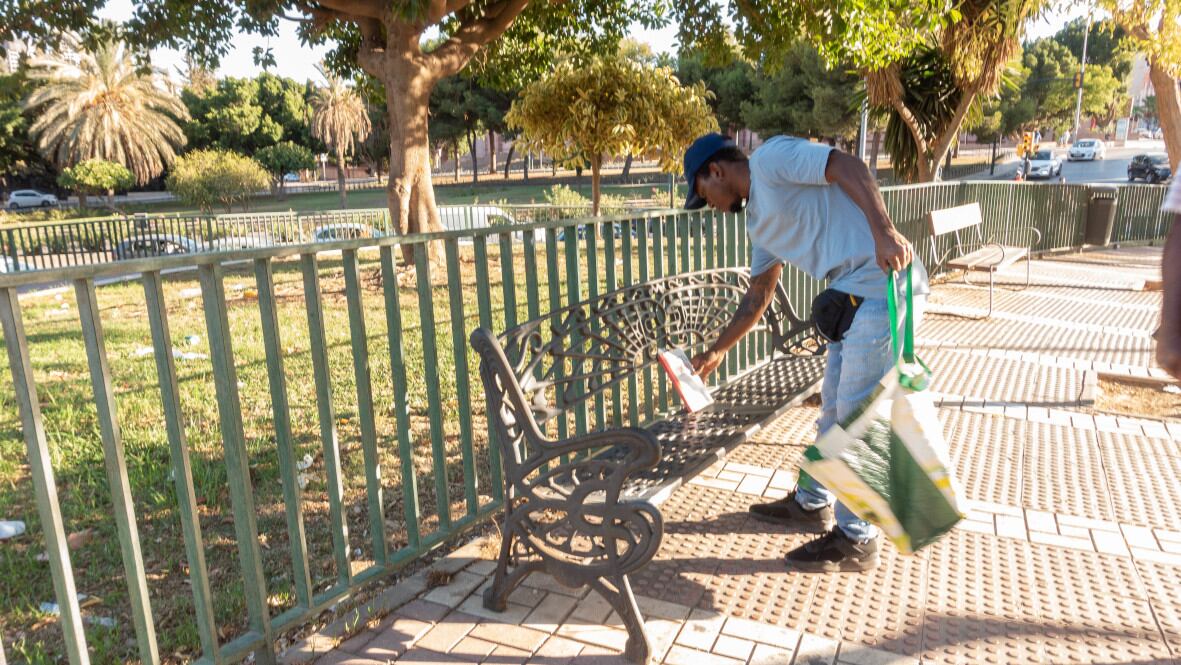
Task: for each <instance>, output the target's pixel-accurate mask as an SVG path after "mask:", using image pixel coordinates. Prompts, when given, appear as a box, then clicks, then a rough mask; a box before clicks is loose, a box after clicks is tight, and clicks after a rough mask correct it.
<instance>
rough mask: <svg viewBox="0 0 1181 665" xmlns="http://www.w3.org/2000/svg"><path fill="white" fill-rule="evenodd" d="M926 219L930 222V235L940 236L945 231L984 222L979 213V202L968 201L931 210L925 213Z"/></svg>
mask: <svg viewBox="0 0 1181 665" xmlns="http://www.w3.org/2000/svg"><path fill="white" fill-rule="evenodd" d="M927 221H928V222H929V224H930V229H931V235H933V236H941V235H943V234H945V233H955V232H957V231H960V230H963V229H966V228H969V227H972V226H979V225H980V224H982V223H983V222H984V218H983V217H982V216H981V214H980V204H979V203H969V204H967V205H962V206H956V207H954V208H944V209H942V210H932V211H931V213H930V214H929V215H927Z"/></svg>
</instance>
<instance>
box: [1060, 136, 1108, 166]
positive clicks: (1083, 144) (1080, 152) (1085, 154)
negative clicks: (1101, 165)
mask: <svg viewBox="0 0 1181 665" xmlns="http://www.w3.org/2000/svg"><path fill="white" fill-rule="evenodd" d="M1066 159H1068V160H1070V161H1072V162H1073V161H1074V160H1076V159H1085V160H1088V161H1094V160H1096V159H1107V144H1105V143H1103V141H1100V140H1099V139H1079V140H1077V141H1075V142H1074V145H1072V146H1070V152H1068V153H1066Z"/></svg>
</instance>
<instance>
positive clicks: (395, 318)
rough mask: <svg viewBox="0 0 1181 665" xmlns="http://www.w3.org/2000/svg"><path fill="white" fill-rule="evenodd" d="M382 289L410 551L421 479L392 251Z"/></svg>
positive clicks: (384, 261) (384, 252)
mask: <svg viewBox="0 0 1181 665" xmlns="http://www.w3.org/2000/svg"><path fill="white" fill-rule="evenodd" d="M381 288H382V293H383V294H384V295H385V316H386V337H387V340H388V347H389V354H390V377H391V382H392V383H393V389H394V416H395V417H396V418H397V420H396V421H395V427H396V429H397V435H398V463H399V465H400V467H401V473H402V516H403V519H404V520H405V522H406V539H407V541H408V543H409V546H410V547H411V548H417V547H418V546H419V543H420V538H419V528H418V478H417V476H416V475H415V471H414V451H413V450H412V448H411V444H410V395H409V392H408V387H407V384H406V360H405V352H404V350H403V348H402V305H401V299H400V298H399V297H398V272H397V269H396V267H395V265H394V250H393V248H392V247H382V248H381Z"/></svg>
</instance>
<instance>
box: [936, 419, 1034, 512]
mask: <svg viewBox="0 0 1181 665" xmlns="http://www.w3.org/2000/svg"><path fill="white" fill-rule="evenodd" d="M939 419H940V421H941V422H942V423H943V433H944V436H945V437H946V439H947V445H948V448H949V449H950V451H951V459H952V462H954V464H955V469H956V475H957V478H958V479H959V481H960V486H961V487H963V488H964V493H965V494H967V497H968V498H969V499H974V500H976V501H989V502H992V503H999V504H1004V505H1008V506H1019V505H1021V474H1022V464H1021V458H1022V455H1023V454H1024V446H1023V445H1022V440H1021V438H1020V437H1019V435H1018V426H1019V423H1020V422H1021V421H1018V420H1015V419H1013V418H1003V417H1000V416H989V415H985V414H980V413H969V412H966V411H960V410H957V409H939Z"/></svg>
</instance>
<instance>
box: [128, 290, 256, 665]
mask: <svg viewBox="0 0 1181 665" xmlns="http://www.w3.org/2000/svg"><path fill="white" fill-rule="evenodd" d="M143 286H144V300H145V304H146V305H147V310H148V322H149V325H150V326H151V329H152V348H153V350H154V352H155V357H156V378H157V381H158V382H159V384H160V401H161V403H162V405H163V407H164V428H165V430H166V431H167V433H168V451H169V457H170V459H171V461H172V476H173V482H174V484H175V486H176V496H177V508H178V510H179V512H180V523H181V530H182V532H183V533H184V541H185V555H186V561H187V562H188V564H189V583H190V584H191V585H192V589H193V609H194V613H195V614H196V619H197V633H198V635H199V636H200V639H201V651H202V653H204V654H205V657H206V658H208V659H210V661H211V662H213V663H221V662H222V657H221V653H220V647H219V645H218V639H217V622H216V620H215V619H214V617H213V593H212V591H211V590H210V588H209V568H208V566H207V565H206V563H205V544H204V541H203V539H202V536H201V521H200V519H199V518H198V513H197V493H196V491H195V490H194V488H193V468H192V465H191V463H190V461H189V460H190V457H189V444H188V441H187V440H186V438H185V430H184V420H183V418H182V416H181V406H180V389H179V387H178V382H177V375H176V361H175V360H174V359H173V357H172V334H171V332H170V331H169V329H168V307H167V304H166V303H165V301H164V286H163V283H162V281H161V279H160V273H158V272H146V273H144V275H143ZM260 293H261V291H260Z"/></svg>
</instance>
